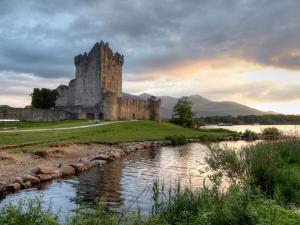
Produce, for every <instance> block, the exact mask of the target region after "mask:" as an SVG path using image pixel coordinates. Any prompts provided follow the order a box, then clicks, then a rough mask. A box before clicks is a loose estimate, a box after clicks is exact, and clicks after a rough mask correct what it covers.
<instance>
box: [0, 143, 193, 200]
mask: <svg viewBox="0 0 300 225" xmlns="http://www.w3.org/2000/svg"><path fill="white" fill-rule="evenodd" d="M189 142H198V140H189ZM168 145H172V141H170V140H165V141H143V142H132V143H122V144H118V145H103V144H97V143H89V144H73V145H66V146H57V147H48V148H46V149H43V150H38V151H33V152H29V153H26V152H25V153H22V152H21V153H11V151H7V152H6V151H1V153H0V162H1V165H0V171H1V176H0V199H3V198H5V196H6V195H8V194H11V193H15V192H18V191H20V190H22V189H29V188H39V187H42V186H43V184H46V183H47V182H49V181H51V180H55V179H62V178H68V177H70V176H74V175H79V174H81V173H83V172H84V171H87V170H90V169H91V168H93V167H96V166H99V167H101V166H103V165H104V164H107V163H109V162H110V161H113V160H116V159H119V158H122V157H123V156H126V155H128V154H130V153H132V152H135V151H138V150H142V149H151V148H159V147H161V146H168Z"/></svg>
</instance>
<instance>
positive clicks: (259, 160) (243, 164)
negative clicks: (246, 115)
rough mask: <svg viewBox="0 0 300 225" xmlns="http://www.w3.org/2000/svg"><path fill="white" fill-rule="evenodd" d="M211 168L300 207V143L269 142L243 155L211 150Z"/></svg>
mask: <svg viewBox="0 0 300 225" xmlns="http://www.w3.org/2000/svg"><path fill="white" fill-rule="evenodd" d="M207 162H208V163H209V165H210V166H211V167H212V168H213V169H215V170H220V171H223V172H226V174H227V175H228V176H229V177H230V178H231V179H232V180H233V181H240V182H242V183H244V184H243V185H249V186H250V187H251V188H252V190H257V189H258V190H260V191H261V192H262V193H263V194H265V195H266V196H267V197H268V198H271V199H275V200H277V201H278V202H282V203H285V204H286V203H294V204H296V205H299V204H300V179H299V177H300V174H299V171H300V140H298V139H295V138H292V139H286V140H278V141H268V142H262V143H258V144H256V145H252V146H248V147H244V148H242V149H241V151H236V150H234V149H229V148H225V149H224V148H221V147H218V146H211V147H210V148H209V156H208V157H207Z"/></svg>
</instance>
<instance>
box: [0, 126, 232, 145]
mask: <svg viewBox="0 0 300 225" xmlns="http://www.w3.org/2000/svg"><path fill="white" fill-rule="evenodd" d="M62 123H66V121H65V122H62ZM70 123H71V122H70ZM56 125H57V126H58V125H60V124H56ZM68 125H70V124H68ZM73 125H74V124H73ZM230 134H232V132H231V131H226V130H216V131H214V130H195V129H188V128H182V127H180V126H177V125H174V124H171V123H165V122H154V121H128V122H120V123H114V124H107V125H103V126H99V127H90V128H82V129H74V130H72V129H71V130H60V131H43V132H13V133H0V146H3V145H19V144H27V143H32V142H39V143H40V144H43V145H51V144H57V143H74V142H108V143H116V142H126V141H144V140H163V139H165V137H167V136H172V135H184V136H185V137H187V138H201V139H202V140H203V141H215V140H218V139H219V138H221V137H224V136H228V135H230Z"/></svg>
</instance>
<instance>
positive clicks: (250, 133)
mask: <svg viewBox="0 0 300 225" xmlns="http://www.w3.org/2000/svg"><path fill="white" fill-rule="evenodd" d="M242 136H243V138H245V139H248V140H256V139H258V134H257V133H255V132H254V131H251V130H248V129H247V130H245V132H244V133H243V135H242Z"/></svg>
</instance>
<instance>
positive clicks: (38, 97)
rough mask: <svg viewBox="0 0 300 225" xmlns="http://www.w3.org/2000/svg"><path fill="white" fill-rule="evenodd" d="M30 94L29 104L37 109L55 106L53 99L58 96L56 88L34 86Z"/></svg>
mask: <svg viewBox="0 0 300 225" xmlns="http://www.w3.org/2000/svg"><path fill="white" fill-rule="evenodd" d="M30 96H31V98H32V99H31V105H32V107H34V108H39V109H50V108H52V107H54V106H55V101H56V99H57V97H58V92H57V91H56V90H51V89H47V88H42V89H39V88H34V89H33V93H32V94H30Z"/></svg>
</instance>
